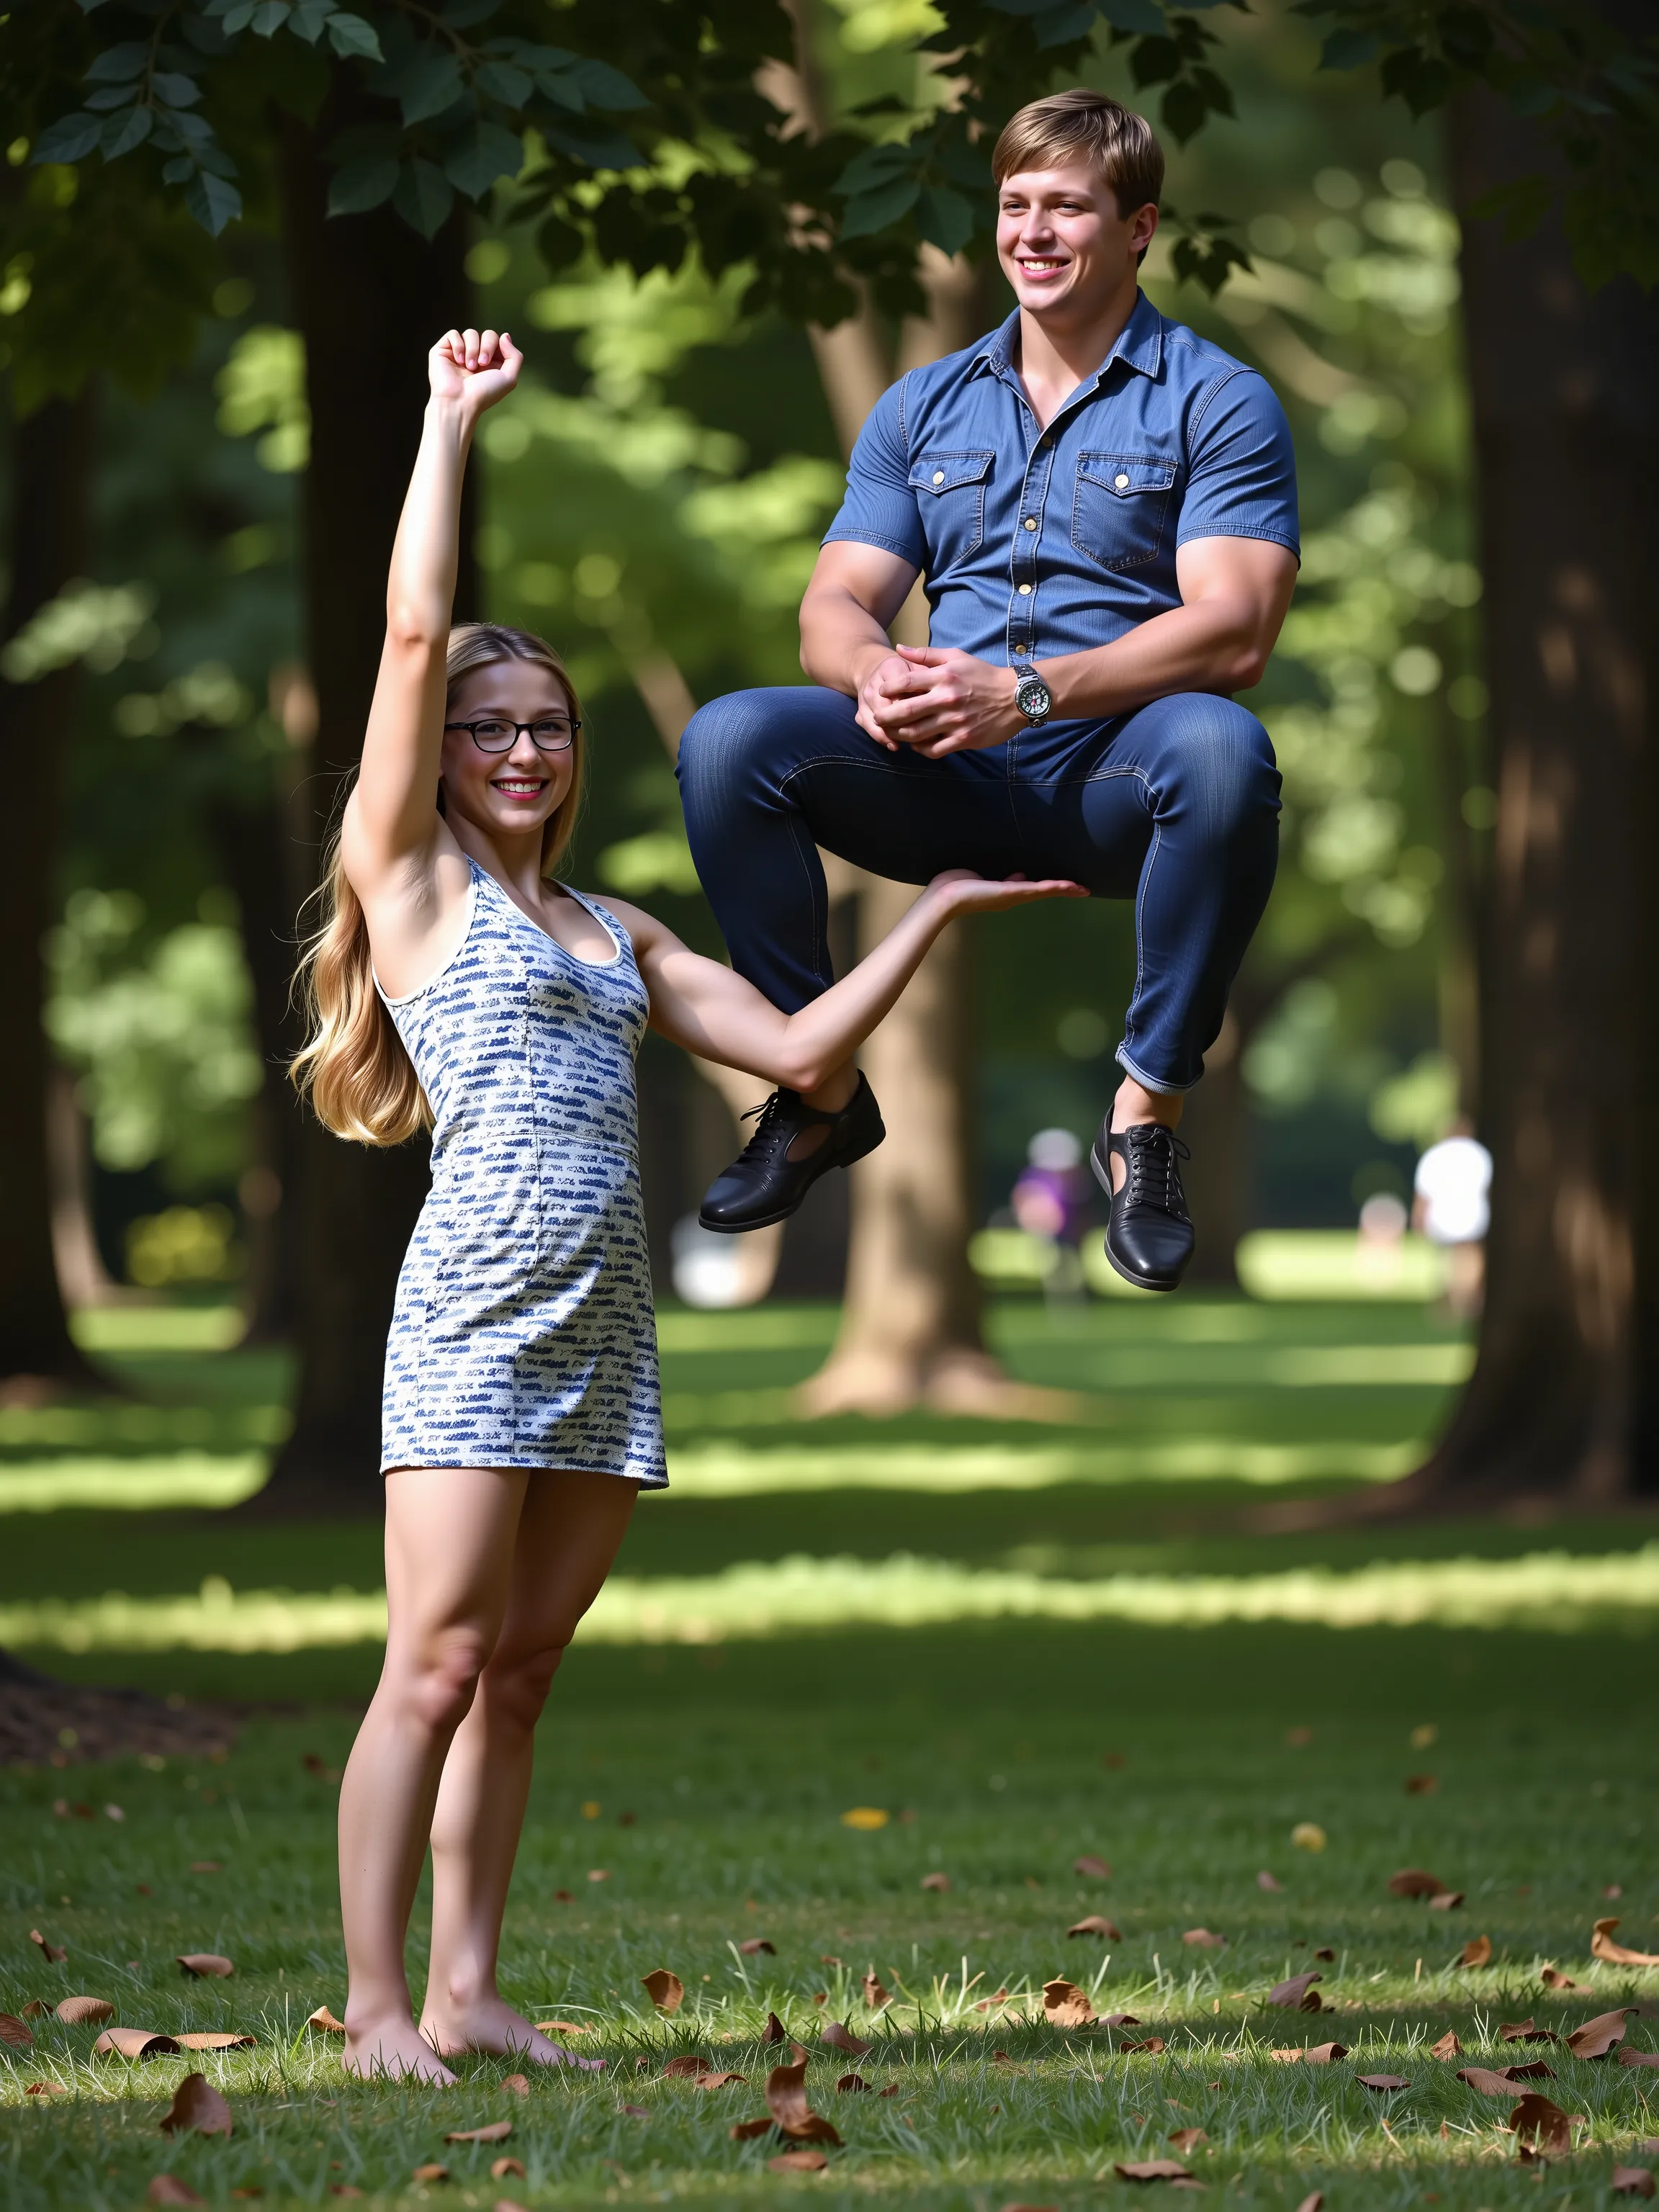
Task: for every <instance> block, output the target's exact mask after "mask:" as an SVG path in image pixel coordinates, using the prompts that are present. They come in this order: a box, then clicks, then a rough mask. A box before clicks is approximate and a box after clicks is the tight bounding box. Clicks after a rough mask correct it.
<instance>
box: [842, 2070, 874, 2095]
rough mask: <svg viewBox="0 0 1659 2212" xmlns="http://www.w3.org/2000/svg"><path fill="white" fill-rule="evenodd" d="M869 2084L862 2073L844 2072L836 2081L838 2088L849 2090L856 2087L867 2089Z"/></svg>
mask: <svg viewBox="0 0 1659 2212" xmlns="http://www.w3.org/2000/svg"><path fill="white" fill-rule="evenodd" d="M869 2086H870V2084H869V2083H868V2082H867V2081H866V2080H865V2078H864V2076H863V2075H862V2074H843V2075H842V2076H841V2077H840V2079H839V2080H838V2081H836V2088H838V2089H844V2090H847V2091H848V2092H851V2091H853V2090H855V2089H867V2088H868V2087H869Z"/></svg>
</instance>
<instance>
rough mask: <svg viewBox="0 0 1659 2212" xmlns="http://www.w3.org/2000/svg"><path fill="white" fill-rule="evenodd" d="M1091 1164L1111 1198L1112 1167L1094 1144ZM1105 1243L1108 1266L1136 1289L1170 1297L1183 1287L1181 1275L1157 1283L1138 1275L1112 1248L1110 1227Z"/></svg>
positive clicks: (1091, 1152) (1090, 1152)
mask: <svg viewBox="0 0 1659 2212" xmlns="http://www.w3.org/2000/svg"><path fill="white" fill-rule="evenodd" d="M1089 1165H1090V1166H1091V1168H1092V1169H1093V1170H1094V1175H1095V1181H1096V1182H1097V1183H1098V1184H1099V1185H1100V1187H1101V1188H1102V1189H1103V1191H1104V1192H1105V1194H1106V1195H1107V1197H1108V1199H1110V1198H1111V1197H1112V1196H1113V1195H1114V1193H1113V1190H1112V1171H1111V1170H1110V1168H1109V1167H1103V1166H1102V1164H1101V1159H1100V1153H1099V1152H1098V1151H1097V1148H1096V1147H1095V1146H1093V1145H1091V1146H1090V1147H1089ZM1105 1243H1106V1264H1107V1266H1108V1267H1109V1268H1110V1269H1111V1270H1112V1273H1114V1274H1115V1275H1121V1277H1122V1279H1123V1280H1124V1281H1125V1282H1126V1283H1133V1285H1134V1286H1135V1288H1136V1290H1138V1291H1157V1292H1158V1295H1159V1297H1168V1296H1169V1295H1170V1291H1178V1290H1179V1289H1180V1288H1181V1277H1180V1276H1179V1275H1177V1276H1176V1279H1175V1280H1174V1282H1172V1283H1155V1282H1154V1281H1153V1280H1152V1278H1151V1276H1150V1275H1138V1274H1136V1273H1135V1272H1134V1270H1133V1267H1125V1266H1124V1264H1123V1262H1122V1261H1121V1260H1120V1259H1119V1258H1118V1256H1117V1255H1116V1253H1115V1252H1114V1251H1113V1249H1112V1232H1111V1231H1110V1230H1108V1231H1107V1232H1106V1240H1105Z"/></svg>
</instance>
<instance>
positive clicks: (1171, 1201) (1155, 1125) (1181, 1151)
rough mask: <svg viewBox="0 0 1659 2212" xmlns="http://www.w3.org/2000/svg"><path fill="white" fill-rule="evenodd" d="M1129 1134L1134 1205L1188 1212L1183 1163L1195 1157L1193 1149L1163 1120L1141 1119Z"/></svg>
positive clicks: (1132, 1203)
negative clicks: (1183, 1185) (1183, 1179)
mask: <svg viewBox="0 0 1659 2212" xmlns="http://www.w3.org/2000/svg"><path fill="white" fill-rule="evenodd" d="M1126 1134H1127V1138H1128V1146H1127V1151H1128V1158H1127V1162H1126V1165H1127V1169H1128V1173H1129V1188H1128V1200H1129V1203H1130V1205H1131V1206H1157V1207H1158V1210H1159V1212H1163V1213H1173V1214H1177V1215H1179V1214H1184V1213H1185V1212H1186V1211H1187V1198H1186V1193H1185V1192H1184V1191H1183V1190H1182V1187H1181V1169H1180V1165H1179V1163H1180V1162H1181V1161H1182V1160H1189V1159H1191V1158H1192V1153H1191V1152H1190V1151H1189V1150H1188V1147H1187V1146H1185V1145H1183V1144H1182V1141H1181V1139H1180V1138H1179V1137H1177V1136H1176V1133H1175V1132H1174V1130H1173V1129H1166V1128H1165V1127H1164V1125H1163V1123H1162V1122H1161V1121H1149V1122H1138V1123H1136V1124H1135V1125H1134V1126H1133V1127H1131V1128H1130V1129H1128V1130H1127V1132H1126Z"/></svg>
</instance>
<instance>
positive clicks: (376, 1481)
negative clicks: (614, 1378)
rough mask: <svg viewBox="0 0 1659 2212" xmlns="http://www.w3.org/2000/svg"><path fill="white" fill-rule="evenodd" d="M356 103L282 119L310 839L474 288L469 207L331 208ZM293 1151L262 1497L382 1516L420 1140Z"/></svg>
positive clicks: (417, 1201) (464, 583)
mask: <svg viewBox="0 0 1659 2212" xmlns="http://www.w3.org/2000/svg"><path fill="white" fill-rule="evenodd" d="M355 100H356V95H355V94H354V91H353V87H352V81H351V80H350V78H349V76H348V74H347V72H345V71H344V70H339V71H337V73H336V77H335V83H334V88H333V90H332V91H331V94H330V97H329V100H328V101H327V102H326V104H325V106H324V109H323V111H322V112H321V114H320V115H319V118H318V119H317V121H316V123H315V125H312V126H309V127H308V126H307V125H303V124H301V123H298V122H296V121H295V120H294V119H293V118H288V117H284V118H283V123H282V134H283V137H282V153H281V182H282V197H283V231H284V242H285V246H286V250H287V258H288V271H289V284H290V288H291V300H292V307H293V313H294V318H295V321H296V323H297V324H298V325H299V327H300V329H301V332H302V333H303V335H304V337H305V342H306V380H307V396H308V398H309V401H310V405H311V463H310V467H309V469H308V470H307V476H306V483H305V499H304V520H303V545H304V556H305V557H304V568H305V593H306V601H305V603H306V629H307V659H308V663H309V666H310V669H311V673H312V678H313V682H314V684H315V686H316V692H317V715H318V719H317V738H316V744H315V747H314V750H313V767H314V773H313V776H312V778H311V781H310V792H311V796H312V810H311V813H312V819H311V830H312V835H313V839H314V841H315V843H316V845H317V846H320V844H321V842H322V839H323V836H324V835H325V830H326V828H327V825H328V823H329V820H330V817H331V816H332V814H333V812H334V810H335V809H336V807H337V805H338V803H339V800H340V797H341V792H342V786H343V781H344V779H345V778H346V776H347V775H349V772H350V771H351V769H354V768H355V767H356V763H357V759H358V756H359V752H360V750H361V748H362V734H363V723H364V720H365V719H366V717H367V714H368V703H369V700H370V697H371V696H372V694H373V692H374V675H375V669H376V666H377V665H378V663H379V659H380V641H381V638H382V636H383V635H384V632H385V629H386V565H387V562H388V561H389V559H390V557H391V552H392V538H393V537H394V535H395V534H396V531H397V524H398V513H399V511H400V509H401V507H402V505H403V498H404V489H405V487H406V485H407V483H408V481H409V471H410V466H411V465H412V464H413V461H414V457H415V449H416V443H417V441H418V439H419V435H420V422H421V415H422V409H423V407H424V405H425V402H426V356H427V352H428V349H429V348H430V347H431V345H432V344H433V343H434V342H435V339H436V338H437V337H439V336H440V335H441V333H442V332H443V331H445V330H446V329H447V328H448V327H449V326H450V325H465V322H466V321H467V319H468V314H469V305H468V303H469V299H470V293H469V288H468V284H467V279H466V274H465V246H466V230H465V217H464V216H463V215H462V214H461V213H459V211H458V212H457V214H456V215H455V216H453V217H452V218H451V220H450V222H448V223H447V224H446V225H445V227H444V228H443V229H442V230H441V232H440V233H439V234H438V235H437V237H436V238H435V240H432V241H431V243H430V244H428V243H426V242H424V241H423V240H422V239H421V238H419V237H418V236H417V235H416V233H415V232H414V231H412V230H411V229H410V228H409V227H408V225H407V224H406V223H404V222H403V221H402V219H401V218H400V217H399V216H396V215H394V214H393V213H392V210H390V209H380V210H376V211H375V212H374V213H373V214H372V215H367V216H343V217H341V218H339V219H337V220H335V221H332V222H331V221H330V220H328V218H327V216H326V214H325V204H326V197H327V174H326V171H325V167H324V164H323V162H322V161H321V159H320V155H319V149H320V148H321V147H323V146H325V145H326V144H327V143H328V142H329V141H330V140H331V139H332V138H333V137H335V136H336V135H337V133H338V132H339V131H341V130H342V129H343V128H345V127H347V126H348V125H350V124H352V123H354V122H356V121H358V120H360V119H362V118H360V117H359V116H358V115H357V113H356V111H355ZM473 529H474V522H473V519H472V514H471V498H470V497H469V500H468V502H467V507H466V509H465V511H464V513H463V517H462V529H461V568H460V577H459V585H458V590H457V601H456V605H457V613H458V616H459V615H462V614H465V613H466V612H470V611H471V607H472V605H473V603H474V600H475V598H476V593H475V590H474V573H475V572H474V569H473V564H472V557H471V547H472V539H473ZM314 862H315V854H314V852H313V866H314ZM299 1153H300V1170H301V1192H300V1202H301V1209H302V1211H301V1267H300V1274H301V1285H302V1289H301V1301H300V1312H299V1316H298V1320H299V1328H298V1340H299V1346H300V1354H301V1368H300V1388H299V1399H298V1404H297V1406H296V1408H295V1428H294V1433H293V1435H292V1436H291V1437H289V1441H288V1443H286V1444H285V1445H284V1446H283V1450H282V1452H281V1453H280V1454H279V1455H278V1457H277V1461H276V1468H275V1470H274V1472H273V1474H272V1475H271V1479H270V1483H269V1485H268V1486H267V1487H266V1489H265V1490H264V1492H262V1493H261V1495H260V1498H258V1499H257V1500H255V1501H253V1506H254V1510H257V1511H262V1512H264V1511H275V1512H313V1511H320V1512H329V1511H336V1512H343V1513H352V1512H360V1511H364V1510H376V1511H378V1510H379V1509H380V1496H381V1492H380V1474H379V1469H380V1382H381V1375H382V1370H383V1367H384V1362H385V1356H386V1332H387V1330H388V1328H389V1327H390V1325H391V1321H392V1297H393V1292H394V1291H395V1288H396V1285H397V1278H398V1267H399V1266H400V1264H401V1262H402V1260H403V1255H404V1249H405V1248H406V1246H407V1244H408V1242H409V1237H410V1231H411V1230H412V1229H413V1227H414V1224H415V1218H416V1214H417V1213H418V1212H419V1210H420V1206H421V1201H422V1198H423V1197H424V1195H425V1193H426V1189H427V1186H428V1170H427V1154H426V1147H425V1146H424V1144H419V1143H417V1144H410V1145H404V1146H399V1147H398V1148H396V1149H395V1150H388V1151H384V1152H379V1151H374V1150H372V1149H370V1148H368V1147H364V1146H356V1145H348V1144H343V1143H342V1142H341V1141H340V1140H339V1139H337V1138H335V1137H331V1136H330V1135H328V1134H327V1133H325V1131H324V1130H323V1129H322V1128H321V1127H319V1125H318V1124H317V1123H316V1122H315V1121H313V1120H312V1119H311V1118H310V1117H309V1116H307V1120H306V1121H305V1124H304V1130H303V1135H302V1137H301V1144H300V1146H299Z"/></svg>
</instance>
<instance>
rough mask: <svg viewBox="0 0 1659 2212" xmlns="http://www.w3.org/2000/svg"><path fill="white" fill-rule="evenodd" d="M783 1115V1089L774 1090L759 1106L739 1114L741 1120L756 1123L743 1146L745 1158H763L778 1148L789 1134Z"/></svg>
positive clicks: (751, 1107)
mask: <svg viewBox="0 0 1659 2212" xmlns="http://www.w3.org/2000/svg"><path fill="white" fill-rule="evenodd" d="M782 1116H783V1093H782V1091H773V1092H772V1093H771V1094H770V1095H769V1097H765V1098H763V1099H762V1101H761V1103H760V1104H759V1105H758V1106H750V1108H749V1109H747V1111H746V1112H744V1113H742V1114H739V1115H738V1121H752V1122H753V1123H754V1125H755V1127H754V1133H753V1134H752V1135H751V1136H750V1139H749V1142H748V1143H747V1144H746V1145H745V1146H744V1148H743V1153H742V1157H743V1158H744V1159H745V1160H746V1159H751V1158H752V1159H761V1158H764V1157H765V1156H766V1155H767V1154H768V1153H770V1152H775V1151H776V1150H777V1147H778V1145H779V1143H780V1141H781V1139H784V1138H785V1137H786V1136H787V1131H786V1130H785V1128H784V1127H783V1120H782Z"/></svg>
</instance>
